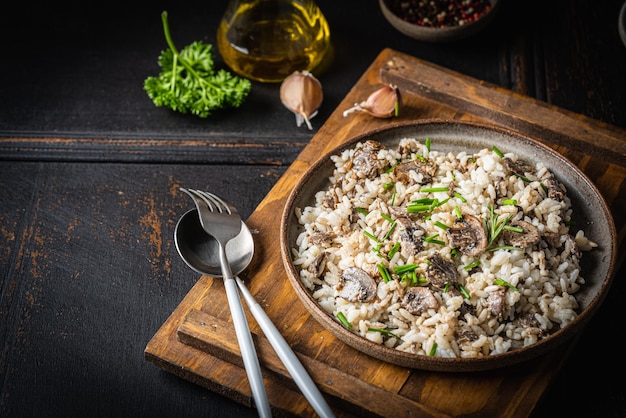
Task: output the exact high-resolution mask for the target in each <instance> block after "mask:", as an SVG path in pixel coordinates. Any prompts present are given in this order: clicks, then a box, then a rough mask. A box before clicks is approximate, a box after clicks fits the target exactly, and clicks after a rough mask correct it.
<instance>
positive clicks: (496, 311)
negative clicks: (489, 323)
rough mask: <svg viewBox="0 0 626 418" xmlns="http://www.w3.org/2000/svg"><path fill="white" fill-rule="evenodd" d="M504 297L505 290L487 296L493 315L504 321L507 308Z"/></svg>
mask: <svg viewBox="0 0 626 418" xmlns="http://www.w3.org/2000/svg"><path fill="white" fill-rule="evenodd" d="M504 295H505V290H504V289H498V290H496V291H493V292H490V293H489V296H487V306H488V307H489V309H490V310H491V313H492V314H493V315H494V316H495V317H497V318H498V319H502V317H503V316H504V309H505V307H506V304H505V299H504Z"/></svg>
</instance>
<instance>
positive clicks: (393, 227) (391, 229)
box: [383, 221, 396, 241]
mask: <svg viewBox="0 0 626 418" xmlns="http://www.w3.org/2000/svg"><path fill="white" fill-rule="evenodd" d="M394 229H396V221H392V222H391V228H389V231H387V233H386V234H385V237H384V239H383V240H384V241H386V240H387V238H389V236H390V235H391V233H392V232H393V230H394Z"/></svg>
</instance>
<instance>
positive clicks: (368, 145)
mask: <svg viewBox="0 0 626 418" xmlns="http://www.w3.org/2000/svg"><path fill="white" fill-rule="evenodd" d="M382 149H386V147H385V146H384V145H383V144H381V143H380V142H378V141H372V140H367V141H365V142H364V143H363V146H361V147H360V148H357V149H356V150H355V151H354V155H353V156H352V165H353V169H354V171H355V172H357V173H358V174H359V175H360V176H362V177H366V178H373V177H375V176H376V175H377V174H378V168H379V165H380V163H379V161H378V151H380V150H382Z"/></svg>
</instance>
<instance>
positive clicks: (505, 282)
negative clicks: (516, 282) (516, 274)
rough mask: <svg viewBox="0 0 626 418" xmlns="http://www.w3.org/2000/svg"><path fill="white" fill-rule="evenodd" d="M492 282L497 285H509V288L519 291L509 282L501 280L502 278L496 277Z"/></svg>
mask: <svg viewBox="0 0 626 418" xmlns="http://www.w3.org/2000/svg"><path fill="white" fill-rule="evenodd" d="M493 282H494V283H495V284H497V285H499V286H504V287H509V288H511V289H514V290H517V291H519V290H518V289H517V287H515V286H513V285H512V284H511V283H509V282H507V281H506V280H502V279H500V278H496V279H495V280H494V281H493Z"/></svg>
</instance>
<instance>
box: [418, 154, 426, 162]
mask: <svg viewBox="0 0 626 418" xmlns="http://www.w3.org/2000/svg"><path fill="white" fill-rule="evenodd" d="M415 158H416V159H418V160H420V161H428V158H426V157H424V156H423V155H416V156H415Z"/></svg>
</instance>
